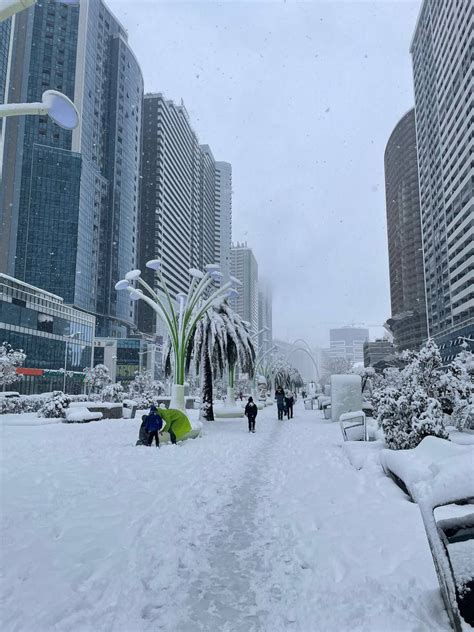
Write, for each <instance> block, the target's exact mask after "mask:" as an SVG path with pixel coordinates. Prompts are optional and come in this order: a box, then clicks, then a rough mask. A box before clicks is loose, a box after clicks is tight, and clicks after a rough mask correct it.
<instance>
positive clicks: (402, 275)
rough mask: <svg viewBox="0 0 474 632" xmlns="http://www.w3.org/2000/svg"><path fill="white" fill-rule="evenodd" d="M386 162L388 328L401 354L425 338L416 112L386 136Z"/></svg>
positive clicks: (418, 344)
mask: <svg viewBox="0 0 474 632" xmlns="http://www.w3.org/2000/svg"><path fill="white" fill-rule="evenodd" d="M384 163H385V197H386V210H387V237H388V259H389V268H390V302H391V312H392V314H391V318H390V319H389V320H388V321H387V326H388V327H389V328H390V330H391V332H392V333H393V335H394V338H395V343H396V346H397V349H398V350H399V351H403V350H405V349H417V348H419V347H420V346H421V344H422V343H423V342H424V341H425V340H426V338H427V335H428V333H427V327H426V294H425V275H424V270H423V247H422V238H421V214H420V187H419V183H418V158H417V146H416V126H415V110H414V109H412V110H410V111H409V112H407V113H406V114H405V115H404V116H403V117H402V118H401V119H400V121H399V122H398V123H397V125H396V127H395V129H394V130H393V132H392V134H391V135H390V138H389V140H388V143H387V147H386V148H385V159H384Z"/></svg>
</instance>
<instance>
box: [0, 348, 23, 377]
mask: <svg viewBox="0 0 474 632" xmlns="http://www.w3.org/2000/svg"><path fill="white" fill-rule="evenodd" d="M25 358H26V355H25V354H24V353H23V351H22V350H21V349H18V350H17V349H13V347H12V346H11V345H10V344H8V342H3V343H2V344H1V345H0V386H6V385H7V384H13V382H17V381H18V380H21V379H22V378H23V376H22V375H19V374H18V373H17V372H16V369H17V367H20V366H22V365H23V362H24V361H25Z"/></svg>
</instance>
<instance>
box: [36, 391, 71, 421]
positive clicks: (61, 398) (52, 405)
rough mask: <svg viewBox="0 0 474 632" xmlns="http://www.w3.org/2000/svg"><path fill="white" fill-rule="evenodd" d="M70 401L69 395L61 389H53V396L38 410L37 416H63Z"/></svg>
mask: <svg viewBox="0 0 474 632" xmlns="http://www.w3.org/2000/svg"><path fill="white" fill-rule="evenodd" d="M70 402H71V400H70V399H69V397H68V396H67V395H65V394H64V393H63V392H62V391H54V392H53V396H52V397H51V398H50V399H48V400H46V401H45V402H44V404H43V405H42V406H41V408H40V409H39V410H38V417H48V418H50V417H58V418H59V417H65V416H66V408H67V407H68V406H69V404H70Z"/></svg>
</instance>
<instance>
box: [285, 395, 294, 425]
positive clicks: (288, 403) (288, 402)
mask: <svg viewBox="0 0 474 632" xmlns="http://www.w3.org/2000/svg"><path fill="white" fill-rule="evenodd" d="M294 403H295V398H294V396H293V393H292V392H291V391H289V392H288V393H287V394H286V396H285V408H286V414H287V415H288V419H293V405H294Z"/></svg>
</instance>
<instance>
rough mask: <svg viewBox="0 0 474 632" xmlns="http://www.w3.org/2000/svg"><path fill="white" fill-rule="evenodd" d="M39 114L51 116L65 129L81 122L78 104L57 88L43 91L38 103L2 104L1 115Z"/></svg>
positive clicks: (70, 128) (0, 106)
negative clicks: (77, 108)
mask: <svg viewBox="0 0 474 632" xmlns="http://www.w3.org/2000/svg"><path fill="white" fill-rule="evenodd" d="M29 114H33V115H37V116H44V115H45V114H48V115H49V117H50V118H51V119H52V120H53V121H54V122H55V123H56V125H59V127H63V128H64V129H69V130H72V129H74V128H76V127H77V126H78V124H79V114H78V113H77V110H76V106H75V105H74V103H73V102H72V101H71V99H69V98H68V97H67V96H66V95H65V94H63V93H62V92H58V91H57V90H46V92H43V96H42V101H41V102H38V103H4V104H2V105H0V117H6V116H22V115H29Z"/></svg>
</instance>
